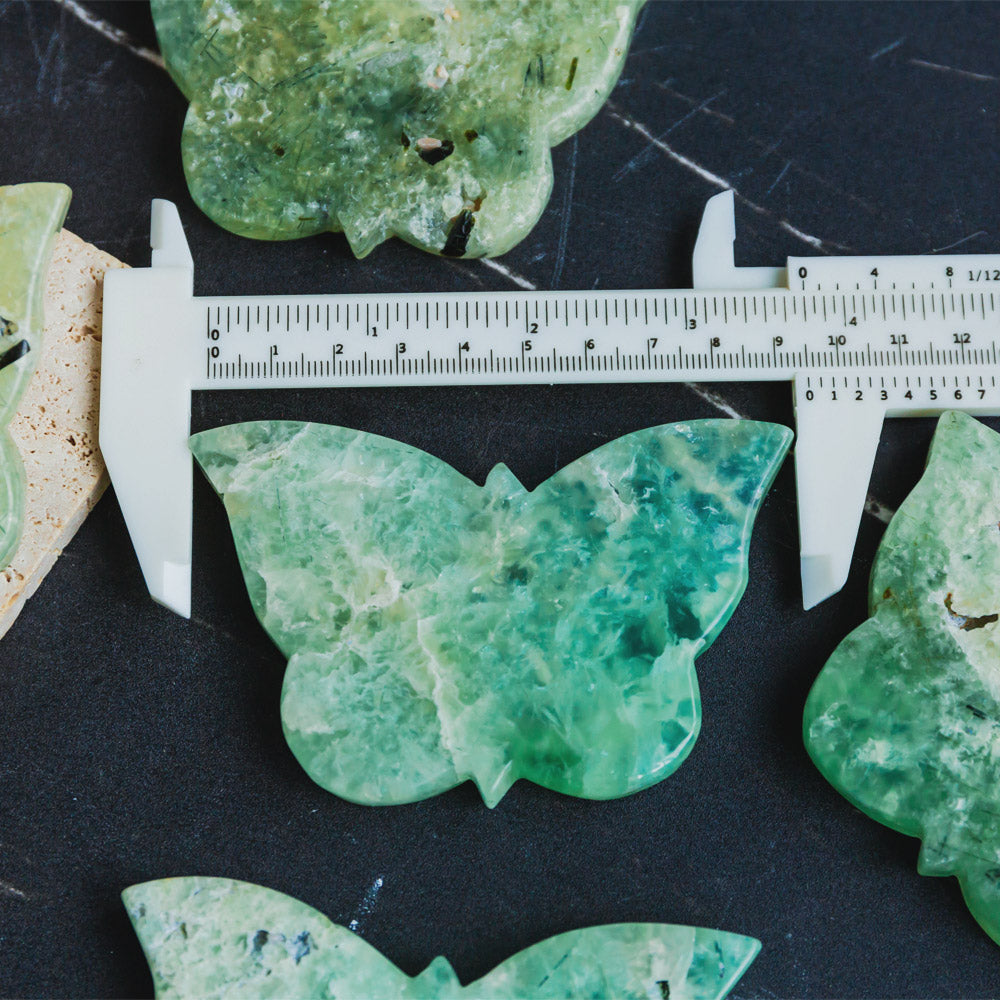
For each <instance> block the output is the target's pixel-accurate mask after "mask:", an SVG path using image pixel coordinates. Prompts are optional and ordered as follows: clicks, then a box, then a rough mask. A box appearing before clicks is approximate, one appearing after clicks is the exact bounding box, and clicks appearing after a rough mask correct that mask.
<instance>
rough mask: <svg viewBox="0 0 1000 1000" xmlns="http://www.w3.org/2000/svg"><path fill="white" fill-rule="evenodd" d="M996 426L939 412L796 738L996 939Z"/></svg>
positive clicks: (999, 555) (999, 840)
mask: <svg viewBox="0 0 1000 1000" xmlns="http://www.w3.org/2000/svg"><path fill="white" fill-rule="evenodd" d="M998 467H1000V436H998V435H997V434H995V433H994V432H993V431H991V430H989V429H988V428H987V427H985V426H983V425H982V424H979V423H978V422H977V421H975V420H973V419H972V418H971V417H968V416H965V415H964V414H959V413H949V414H945V415H944V416H942V417H941V420H940V422H939V424H938V429H937V432H936V433H935V436H934V442H933V445H932V447H931V453H930V457H929V460H928V465H927V470H926V472H925V474H924V476H923V478H922V479H921V480H920V482H919V483H918V484H917V486H916V487H915V489H914V490H913V492H912V493H910V495H909V496H908V497H907V499H906V500H905V501H904V503H903V504H902V505H901V506H900V508H899V511H898V512H897V514H896V515H895V517H894V518H893V519H892V522H891V523H890V525H889V527H888V529H887V530H886V533H885V536H884V538H883V540H882V543H881V545H880V546H879V552H878V556H877V558H876V562H875V567H874V569H873V572H872V583H871V594H870V600H871V608H872V617H871V618H870V619H869V620H868V621H866V622H865V623H864V624H862V625H861V626H860V627H859V628H857V629H855V630H854V631H853V632H852V633H851V634H850V635H849V636H847V638H846V639H844V641H843V642H841V643H840V645H839V646H838V647H837V649H836V650H835V651H834V653H833V655H832V656H831V657H830V659H829V660H828V661H827V663H826V665H825V666H824V667H823V670H822V671H821V673H820V675H819V677H818V678H817V680H816V683H815V684H814V685H813V688H812V690H811V691H810V694H809V698H808V699H807V702H806V707H805V717H804V736H805V743H806V748H807V750H808V751H809V754H810V756H811V757H812V759H813V761H814V762H815V763H816V765H817V767H819V769H820V771H822V773H823V774H824V776H825V777H826V778H827V780H828V781H830V782H831V784H833V785H834V787H835V788H837V790H838V791H840V792H841V793H842V794H843V795H845V796H846V797H847V798H848V799H850V800H851V801H852V802H853V803H854V804H855V805H857V806H858V807H859V808H861V809H862V810H864V811H865V812H866V813H868V815H870V816H872V817H873V818H874V819H877V820H879V822H882V823H885V824H886V825H888V826H890V827H893V828H894V829H896V830H899V831H901V832H903V833H906V834H909V835H910V836H915V837H920V838H921V839H922V840H923V846H922V849H921V855H920V863H919V868H920V871H922V872H923V873H925V874H936V875H947V874H956V875H958V876H959V878H960V880H961V881H962V886H963V890H964V892H965V895H966V899H967V901H968V902H969V906H970V908H971V909H972V910H973V912H974V914H975V915H976V917H977V919H979V921H980V923H982V924H983V926H984V927H985V928H986V930H987V931H988V932H989V933H990V934H991V935H992V936H993V937H994V938H995V939H996V940H997V941H1000V821H998V819H997V817H998V816H1000V791H998V789H1000V753H998V749H997V748H998V747H1000V739H998V734H1000V680H998V677H1000V674H998V672H997V664H998V663H1000V624H998V612H1000V532H998V531H997V524H998V522H1000V482H998V480H997V475H996V470H997V468H998Z"/></svg>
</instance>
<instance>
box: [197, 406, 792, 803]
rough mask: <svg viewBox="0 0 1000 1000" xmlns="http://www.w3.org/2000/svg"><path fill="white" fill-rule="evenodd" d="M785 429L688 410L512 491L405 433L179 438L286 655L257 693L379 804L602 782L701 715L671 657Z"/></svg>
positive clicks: (488, 796)
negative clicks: (279, 673)
mask: <svg viewBox="0 0 1000 1000" xmlns="http://www.w3.org/2000/svg"><path fill="white" fill-rule="evenodd" d="M790 438H791V432H790V431H789V430H788V429H787V428H785V427H779V426H777V425H775V424H761V423H754V422H751V421H731V420H705V421H697V422H694V423H690V424H668V425H664V426H661V427H653V428H650V429H648V430H644V431H638V432H636V433H634V434H629V435H627V436H625V437H622V438H619V439H618V440H616V441H612V442H611V443H610V444H607V445H604V446H603V447H601V448H598V449H597V450H596V451H594V452H592V453H591V454H589V455H586V456H585V457H583V458H581V459H579V460H578V461H576V462H574V463H572V464H571V465H569V466H567V467H566V468H564V469H563V470H562V471H560V472H559V473H557V474H556V475H554V476H553V477H552V478H551V479H549V480H547V481H546V482H544V483H543V484H542V485H541V486H539V487H538V488H537V489H536V490H534V491H532V492H530V493H529V492H527V491H526V490H525V489H524V487H523V486H522V485H521V484H520V483H519V482H518V481H517V480H516V479H515V478H514V476H513V474H512V473H511V472H510V470H509V469H507V468H506V466H503V465H498V466H497V467H496V468H495V469H494V470H493V471H492V472H491V473H490V475H489V477H488V479H487V481H486V485H485V487H480V486H477V485H476V484H475V483H473V482H471V481H470V480H468V479H466V478H465V477H464V476H462V475H460V474H459V473H457V472H456V471H455V470H454V469H452V468H451V467H450V466H448V465H445V464H444V463H443V462H441V461H439V460H438V459H436V458H434V457H433V456H431V455H428V454H426V453H424V452H422V451H418V450H417V449H415V448H411V447H409V446H407V445H404V444H400V443H398V442H396V441H391V440H388V439H386V438H382V437H377V436H375V435H373V434H364V433H361V432H358V431H353V430H347V429H345V428H342V427H328V426H325V425H321V424H301V423H286V422H281V421H275V422H261V423H248V424H236V425H233V426H231V427H221V428H218V429H217V430H212V431H206V432H204V433H202V434H198V435H195V436H194V437H193V438H192V439H191V448H192V450H193V452H194V454H195V457H196V458H197V460H198V462H199V463H200V464H201V466H202V468H203V469H204V471H205V473H206V474H207V475H208V478H209V479H210V480H211V481H212V484H213V485H214V487H215V489H216V490H217V491H218V492H219V493H220V494H221V495H222V496H223V498H224V500H225V505H226V510H227V512H228V514H229V519H230V523H231V525H232V529H233V536H234V538H235V540H236V549H237V552H238V554H239V557H240V562H241V564H242V567H243V573H244V578H245V581H246V584H247V588H248V590H249V593H250V599H251V601H252V603H253V606H254V610H255V611H256V613H257V616H258V617H259V618H260V620H261V623H262V624H263V625H264V628H265V629H266V630H267V632H268V634H269V635H270V636H271V638H272V639H273V640H274V641H275V643H276V644H277V645H278V647H279V648H280V649H281V651H282V652H283V653H284V654H285V655H286V656H287V657H288V658H289V663H288V671H287V673H286V675H285V683H284V690H283V693H282V702H281V713H282V722H283V725H284V729H285V736H286V738H287V740H288V743H289V746H290V747H291V749H292V751H293V752H294V754H295V756H296V757H297V758H298V760H299V762H300V763H301V764H302V766H303V767H304V768H305V769H306V771H307V772H308V773H309V775H310V776H311V777H312V778H313V780H314V781H316V782H318V783H319V784H320V785H322V786H323V787H324V788H327V789H329V790H330V791H333V792H335V793H336V794H338V795H340V796H343V797H344V798H347V799H350V800H352V801H355V802H362V803H367V804H372V805H390V804H395V803H402V802H412V801H416V800H418V799H423V798H426V797H428V796H430V795H435V794H437V793H439V792H443V791H445V790H446V789H448V788H451V787H453V786H454V785H457V784H458V783H460V782H462V781H464V780H466V779H468V778H471V779H472V780H473V781H475V782H476V784H477V785H478V787H479V790H480V792H481V793H482V795H483V798H484V800H485V801H486V803H487V805H489V806H493V805H495V804H496V803H497V802H498V801H499V800H500V798H501V797H502V796H503V795H504V793H505V792H506V791H507V789H508V788H510V786H511V785H512V784H513V783H514V781H515V780H516V779H518V778H527V779H529V780H531V781H534V782H536V783H537V784H540V785H544V786H545V787H547V788H552V789H555V790H556V791H560V792H565V793H567V794H570V795H579V796H584V797H587V798H595V799H608V798H615V797H617V796H621V795H626V794H628V793H630V792H634V791H637V790H639V789H641V788H645V787H647V786H649V785H651V784H653V783H654V782H657V781H660V780H661V779H662V778H665V777H666V776H667V775H668V774H670V773H671V772H672V771H674V770H675V769H676V768H677V767H678V766H679V765H680V763H681V761H683V760H684V758H685V757H686V756H687V754H688V753H689V752H690V750H691V748H692V746H693V744H694V740H695V737H696V736H697V733H698V729H699V727H700V724H701V707H700V701H699V696H698V682H697V678H696V675H695V669H694V659H695V657H696V656H697V655H698V654H699V653H701V652H702V650H704V649H705V648H706V646H708V644H709V643H711V642H712V640H713V639H714V638H715V636H716V635H717V634H718V632H719V630H720V629H721V628H722V626H723V625H724V624H725V622H726V621H728V619H729V616H730V614H731V613H732V611H733V609H734V607H735V606H736V603H737V602H738V600H739V598H740V596H741V595H742V593H743V590H744V588H745V587H746V582H747V551H748V547H749V543H750V531H751V527H752V524H753V520H754V517H755V516H756V513H757V509H758V507H759V505H760V503H761V500H762V499H763V496H764V494H765V492H766V490H767V488H768V486H769V485H770V483H771V480H772V479H773V477H774V475H775V473H776V471H777V469H778V467H779V465H780V464H781V461H782V459H783V458H784V455H785V452H786V451H787V449H788V445H789V441H790Z"/></svg>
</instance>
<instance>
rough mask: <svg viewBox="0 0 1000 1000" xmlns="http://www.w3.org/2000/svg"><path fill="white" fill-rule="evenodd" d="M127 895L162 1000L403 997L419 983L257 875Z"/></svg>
mask: <svg viewBox="0 0 1000 1000" xmlns="http://www.w3.org/2000/svg"><path fill="white" fill-rule="evenodd" d="M122 899H123V901H124V903H125V908H126V910H127V911H128V915H129V919H130V920H131V921H132V925H133V927H134V928H135V932H136V934H137V935H138V937H139V941H140V943H141V944H142V949H143V951H144V952H145V954H146V959H147V961H148V962H149V967H150V971H151V972H152V974H153V984H154V987H155V991H156V997H157V1000H171V998H178V1000H180V998H188V997H198V998H199V1000H215V998H219V1000H222V998H234V1000H235V998H238V997H248V998H250V997H253V998H264V997H274V998H282V1000H297V998H301V1000H316V998H321V997H361V996H403V995H405V993H406V990H407V989H408V987H409V984H410V982H411V980H410V978H409V977H408V976H406V975H404V974H403V973H402V972H400V971H399V969H397V968H396V967H395V966H394V965H392V963H390V962H389V961H387V960H386V959H385V958H383V956H382V955H381V954H380V953H379V952H378V951H376V950H375V949H374V948H372V946H371V945H369V944H366V943H365V942H364V941H362V940H361V938H359V937H358V936H357V935H355V934H352V933H351V932H350V931H349V930H347V929H346V928H344V927H340V926H339V925H337V924H334V923H331V922H330V921H329V920H327V918H326V917H324V916H323V915H322V914H321V913H317V912H316V910H314V909H313V908H312V907H310V906H306V904H305V903H300V902H299V901H298V900H296V899H292V898H291V897H290V896H285V895H284V894H282V893H280V892H274V891H273V890H271V889H264V888H262V887H261V886H257V885H252V884H250V883H249V882H237V881H234V880H232V879H225V878H169V879H161V880H159V881H156V882H144V883H142V884H141V885H134V886H131V887H130V888H128V889H126V890H125V891H124V892H123V893H122Z"/></svg>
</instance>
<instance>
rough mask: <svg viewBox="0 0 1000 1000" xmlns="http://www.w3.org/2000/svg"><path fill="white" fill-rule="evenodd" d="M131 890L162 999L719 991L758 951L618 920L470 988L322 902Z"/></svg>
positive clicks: (622, 996) (721, 936)
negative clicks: (342, 919) (377, 944)
mask: <svg viewBox="0 0 1000 1000" xmlns="http://www.w3.org/2000/svg"><path fill="white" fill-rule="evenodd" d="M122 898H123V900H124V902H125V906H126V908H127V910H128V915H129V918H130V919H131V921H132V924H133V926H134V927H135V931H136V934H138V935H139V940H140V942H141V943H142V948H143V951H145V953H146V958H147V959H148V961H149V965H150V968H151V970H152V973H153V984H154V987H155V989H156V997H157V1000H169V998H173V997H177V998H181V997H183V998H190V997H198V998H202V1000H214V998H225V997H255V998H265V997H280V998H284V1000H297V998H302V1000H321V998H334V997H336V998H344V1000H347V998H359V997H372V998H374V997H386V998H389V997H392V998H399V1000H418V998H419V1000H458V998H462V997H464V998H467V1000H501V998H505V1000H522V998H527V997H533V998H538V1000H557V998H565V1000H570V998H575V997H579V998H581V1000H582V998H588V1000H598V998H605V997H606V998H608V1000H631V998H635V1000H650V998H653V1000H662V998H666V997H669V998H670V1000H716V998H718V1000H721V998H722V997H724V996H725V995H726V994H727V993H728V992H729V991H730V990H731V989H732V987H733V986H734V985H735V984H736V982H737V981H738V980H739V978H740V977H741V976H742V975H743V973H744V972H745V971H746V969H747V968H748V966H749V965H750V963H751V962H752V961H753V960H754V958H756V956H757V953H758V952H759V951H760V942H759V941H755V940H754V939H753V938H749V937H743V936H741V935H739V934H729V933H726V932H725V931H714V930H706V929H704V928H696V927H679V926H676V925H673V924H610V925H607V926H604V927H588V928H586V929H584V930H579V931H569V932H568V933H566V934H559V935H557V936H556V937H552V938H549V939H548V940H546V941H542V942H541V943H540V944H536V945H534V946H532V947H530V948H526V949H525V950H524V951H522V952H519V953H518V954H517V955H515V956H514V957H513V958H509V959H508V960H507V961H506V962H503V963H502V964H501V965H498V966H497V967H496V968H495V969H494V970H493V971H492V972H490V973H489V974H488V975H486V976H484V977H483V978H482V979H478V980H476V981H475V982H474V983H471V984H470V985H469V986H465V987H463V986H462V985H461V984H460V983H459V981H458V978H457V977H456V975H455V972H454V970H453V969H452V967H451V966H450V965H449V964H448V962H447V961H446V960H445V959H444V958H436V959H435V960H434V961H433V962H431V964H430V965H429V966H428V967H427V968H426V969H425V970H424V972H422V973H421V974H420V975H419V976H417V977H416V978H411V977H410V976H407V975H405V974H404V973H402V972H400V970H399V969H397V968H396V966H394V965H393V964H392V963H391V962H389V961H388V960H387V959H385V958H383V957H382V955H381V954H380V953H379V952H377V951H376V950H375V949H374V948H372V947H371V945H369V944H366V943H365V942H364V941H363V940H362V939H361V938H359V937H358V936H357V935H355V934H353V933H352V932H351V931H349V930H347V929H346V928H345V927H341V926H339V925H337V924H334V923H331V922H330V921H329V920H327V918H326V917H324V916H323V915H322V914H321V913H317V912H316V910H314V909H313V908H312V907H310V906H306V905H305V903H300V902H298V900H295V899H292V898H291V897H290V896H285V895H282V894H281V893H280V892H274V891H273V890H271V889H264V888H261V887H260V886H257V885H251V884H250V883H249V882H235V881H233V880H231V879H224V878H172V879H163V880H161V881H158V882H145V883H143V884H142V885H134V886H132V887H131V888H129V889H126V890H125V892H123V893H122Z"/></svg>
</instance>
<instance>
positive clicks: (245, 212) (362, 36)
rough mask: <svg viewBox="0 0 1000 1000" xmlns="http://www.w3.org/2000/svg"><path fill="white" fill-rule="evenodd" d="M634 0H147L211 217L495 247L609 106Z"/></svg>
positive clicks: (534, 215) (247, 224)
mask: <svg viewBox="0 0 1000 1000" xmlns="http://www.w3.org/2000/svg"><path fill="white" fill-rule="evenodd" d="M640 6H641V4H640V3H639V2H638V0H586V2H580V0H423V2H418V0H379V2H378V3H372V2H370V0H340V2H338V3H334V4H330V3H317V2H305V0H291V2H288V0H285V2H278V0H267V2H260V0H203V2H200V3H178V2H175V0H152V10H153V18H154V21H155V23H156V31H157V36H158V38H159V40H160V47H161V49H162V51H163V56H164V59H165V60H166V64H167V69H168V70H169V71H170V74H171V76H172V77H173V78H174V80H175V81H176V82H177V85H178V86H179V87H180V88H181V90H182V91H183V92H184V95H185V96H186V97H187V98H188V100H189V101H190V102H191V103H190V107H189V109H188V113H187V118H186V120H185V124H184V133H183V138H182V147H181V150H182V158H183V161H184V171H185V174H186V175H187V179H188V185H189V187H190V189H191V194H192V197H193V198H194V200H195V201H196V202H197V204H198V205H199V207H200V208H201V209H202V210H203V211H204V212H205V213H206V214H207V215H208V216H210V217H211V218H212V219H213V220H214V221H215V222H217V223H218V224H219V225H221V226H224V227H225V228H226V229H229V230H231V231H232V232H234V233H238V234H240V235H242V236H250V237H253V238H256V239H266V240H286V239H294V238H297V237H301V236H309V235H312V234H314V233H319V232H324V231H327V230H332V231H334V232H339V231H341V230H343V231H344V233H345V234H346V236H347V239H348V241H349V242H350V245H351V248H352V249H353V251H354V253H355V254H356V255H357V256H358V257H364V256H365V255H366V254H368V253H369V252H370V251H371V250H372V249H374V248H375V247H376V246H378V244H379V243H381V242H382V241H383V240H385V239H387V238H388V237H389V236H392V235H396V236H400V237H402V238H403V239H404V240H406V241H407V242H409V243H412V244H414V245H415V246H418V247H421V248H422V249H424V250H428V251H431V252H432V253H441V254H445V255H448V256H456V257H460V256H463V255H464V256H468V257H479V256H483V255H491V256H492V255H497V254H502V253H504V252H505V251H507V250H509V249H510V248H511V247H512V246H513V245H514V244H515V243H517V242H518V241H519V240H521V239H523V238H524V236H525V235H527V233H528V232H529V231H530V229H531V228H532V226H534V224H535V222H536V221H537V219H538V217H539V215H540V214H541V213H542V210H543V209H544V208H545V205H546V203H547V202H548V199H549V194H550V192H551V189H552V158H551V155H550V152H549V149H550V147H551V146H554V145H556V144H557V143H559V142H562V141H563V140H564V139H566V138H567V137H568V136H570V135H572V134H573V133H574V132H576V131H577V130H578V129H580V128H582V127H583V125H585V124H586V123H587V122H588V121H589V120H590V119H591V118H592V117H593V116H594V114H596V113H597V111H598V109H599V108H600V107H601V105H602V104H603V103H604V100H605V98H606V97H607V95H608V93H609V92H610V91H611V88H612V87H613V86H614V84H615V81H616V80H617V78H618V74H619V73H620V71H621V67H622V64H623V62H624V60H625V54H626V51H627V49H628V43H629V38H630V36H631V32H632V28H633V25H634V22H635V17H636V13H637V11H638V9H639V7H640Z"/></svg>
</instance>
